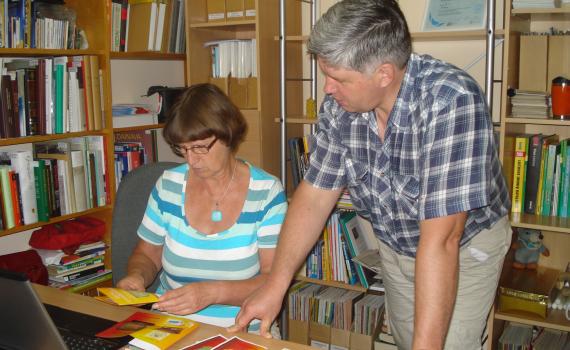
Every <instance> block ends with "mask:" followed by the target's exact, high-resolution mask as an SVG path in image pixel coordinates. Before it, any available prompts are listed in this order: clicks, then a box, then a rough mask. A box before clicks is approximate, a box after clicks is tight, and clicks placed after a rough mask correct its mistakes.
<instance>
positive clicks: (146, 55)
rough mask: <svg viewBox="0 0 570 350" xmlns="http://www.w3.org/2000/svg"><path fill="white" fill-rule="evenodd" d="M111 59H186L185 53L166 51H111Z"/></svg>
mask: <svg viewBox="0 0 570 350" xmlns="http://www.w3.org/2000/svg"><path fill="white" fill-rule="evenodd" d="M109 55H110V57H111V59H114V60H161V61H185V60H186V55H185V54H178V53H165V52H158V51H156V52H151V51H143V52H111V53H110V54H109Z"/></svg>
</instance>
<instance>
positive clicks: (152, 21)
mask: <svg viewBox="0 0 570 350" xmlns="http://www.w3.org/2000/svg"><path fill="white" fill-rule="evenodd" d="M157 15H158V3H157V0H129V23H128V41H127V47H126V51H129V52H136V51H153V50H154V47H155V46H154V45H155V40H154V37H155V33H156V22H157Z"/></svg>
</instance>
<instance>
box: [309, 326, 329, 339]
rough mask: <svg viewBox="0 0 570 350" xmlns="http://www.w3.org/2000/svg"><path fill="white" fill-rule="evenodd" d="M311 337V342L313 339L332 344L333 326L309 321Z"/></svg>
mask: <svg viewBox="0 0 570 350" xmlns="http://www.w3.org/2000/svg"><path fill="white" fill-rule="evenodd" d="M309 339H310V340H311V343H312V342H313V341H317V342H321V343H324V344H330V342H331V326H328V325H323V324H320V323H317V322H312V321H311V322H309Z"/></svg>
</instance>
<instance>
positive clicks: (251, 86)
mask: <svg viewBox="0 0 570 350" xmlns="http://www.w3.org/2000/svg"><path fill="white" fill-rule="evenodd" d="M245 108H246V109H257V78H256V77H249V78H247V103H246V107H245Z"/></svg>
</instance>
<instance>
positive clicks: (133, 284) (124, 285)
mask: <svg viewBox="0 0 570 350" xmlns="http://www.w3.org/2000/svg"><path fill="white" fill-rule="evenodd" d="M117 288H121V289H125V290H134V291H139V292H144V291H145V285H144V278H143V276H141V275H139V274H130V275H127V276H126V277H124V278H123V279H121V280H120V281H119V282H118V283H117Z"/></svg>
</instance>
